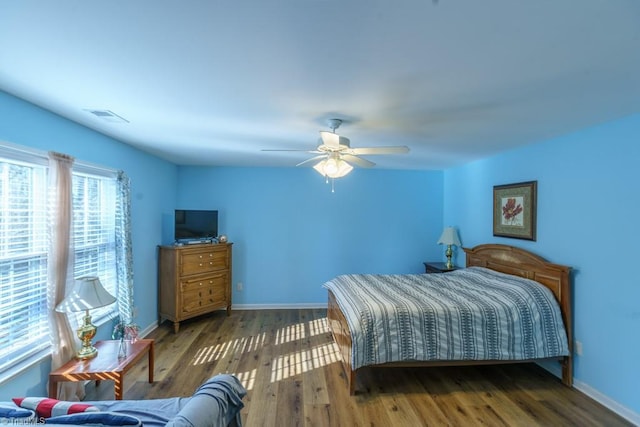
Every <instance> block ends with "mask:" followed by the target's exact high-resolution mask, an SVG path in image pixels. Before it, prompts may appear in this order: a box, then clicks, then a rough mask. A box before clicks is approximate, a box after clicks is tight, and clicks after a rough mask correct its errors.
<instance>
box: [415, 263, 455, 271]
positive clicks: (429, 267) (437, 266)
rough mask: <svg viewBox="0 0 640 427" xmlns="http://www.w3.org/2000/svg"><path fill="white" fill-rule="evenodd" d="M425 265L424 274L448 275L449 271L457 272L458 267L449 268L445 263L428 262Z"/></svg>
mask: <svg viewBox="0 0 640 427" xmlns="http://www.w3.org/2000/svg"><path fill="white" fill-rule="evenodd" d="M423 264H424V272H425V273H447V272H449V271H453V270H457V269H458V267H456V266H455V265H454V266H453V268H447V267H446V266H445V264H446V263H444V262H429V261H426V262H424V263H423Z"/></svg>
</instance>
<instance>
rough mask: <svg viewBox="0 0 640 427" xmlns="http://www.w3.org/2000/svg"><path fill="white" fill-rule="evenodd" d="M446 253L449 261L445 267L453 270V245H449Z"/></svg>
mask: <svg viewBox="0 0 640 427" xmlns="http://www.w3.org/2000/svg"><path fill="white" fill-rule="evenodd" d="M444 254H445V255H446V256H447V262H446V263H445V265H444V266H445V267H446V269H447V270H453V268H454V265H453V263H452V262H451V256H452V255H453V249H452V248H451V245H447V250H446V251H445V252H444Z"/></svg>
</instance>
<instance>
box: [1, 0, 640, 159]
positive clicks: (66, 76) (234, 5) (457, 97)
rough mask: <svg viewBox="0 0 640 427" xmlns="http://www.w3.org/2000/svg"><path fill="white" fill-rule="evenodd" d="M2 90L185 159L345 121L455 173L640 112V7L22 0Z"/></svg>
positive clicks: (7, 42) (6, 26)
mask: <svg viewBox="0 0 640 427" xmlns="http://www.w3.org/2000/svg"><path fill="white" fill-rule="evenodd" d="M0 89H1V90H4V91H6V92H8V93H10V94H13V95H16V96H18V97H20V98H24V99H26V100H28V101H31V102H33V103H34V104H37V105H39V106H42V107H44V108H46V109H48V110H51V111H53V112H55V113H57V114H59V115H61V116H63V117H67V118H69V119H71V120H73V121H75V122H78V123H81V124H83V125H85V126H88V127H90V128H92V129H95V130H97V131H99V132H102V133H104V134H106V135H109V136H112V137H114V138H116V139H118V140H121V141H123V142H125V143H127V144H131V145H134V146H137V147H139V148H140V149H142V150H145V151H148V152H150V153H153V154H156V155H159V156H160V157H163V158H165V159H168V160H170V161H172V162H175V163H178V164H185V165H228V166H293V165H295V164H296V163H298V162H300V161H302V160H304V159H306V158H307V157H309V156H310V155H307V154H306V153H274V152H262V151H261V150H262V149H303V150H304V149H310V150H311V149H314V148H315V146H316V143H317V139H318V131H319V130H327V124H326V120H327V119H329V118H333V117H337V118H342V119H344V120H345V123H344V124H343V125H342V127H340V129H339V130H338V133H339V134H341V135H343V136H346V137H348V138H350V139H351V145H352V147H364V146H381V145H407V146H409V147H410V149H411V152H410V153H409V154H404V155H396V156H371V157H367V158H368V159H369V160H372V161H374V162H376V163H378V167H380V168H393V169H440V168H446V167H450V166H454V165H457V164H461V163H464V162H467V161H470V160H472V159H477V158H481V157H486V156H489V155H492V154H495V153H497V152H499V151H503V150H507V149H509V148H511V147H516V146H521V145H524V144H529V143H532V142H537V141H540V140H543V139H545V138H549V137H552V136H556V135H561V134H564V133H568V132H571V131H574V130H576V129H580V128H584V127H586V126H589V125H593V124H598V123H602V122H605V121H609V120H612V119H615V118H618V117H621V116H625V115H629V114H632V113H637V112H640V2H639V1H636V0H535V1H534V0H529V1H526V2H523V1H513V0H483V1H478V0H439V1H437V2H433V1H432V0H398V1H391V0H385V1H382V0H342V1H337V0H271V1H268V0H215V1H214V0H188V1H175V0H135V1H131V0H126V1H124V0H109V1H104V2H95V1H77V0H56V1H37V0H6V1H2V2H0ZM86 109H105V110H111V111H113V112H114V113H116V114H118V115H120V116H122V117H124V118H125V119H127V120H128V121H129V123H107V122H103V121H101V120H99V119H97V118H95V117H94V116H93V115H91V114H89V113H88V112H86V111H85V110H86ZM0 123H1V119H0Z"/></svg>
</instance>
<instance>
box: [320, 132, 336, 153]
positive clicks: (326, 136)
mask: <svg viewBox="0 0 640 427" xmlns="http://www.w3.org/2000/svg"><path fill="white" fill-rule="evenodd" d="M320 138H322V143H323V144H324V145H326V146H327V147H331V148H336V149H338V148H340V135H338V134H335V133H333V132H327V131H326V130H321V131H320Z"/></svg>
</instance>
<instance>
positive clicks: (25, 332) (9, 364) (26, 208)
mask: <svg viewBox="0 0 640 427" xmlns="http://www.w3.org/2000/svg"><path fill="white" fill-rule="evenodd" d="M72 187H73V188H72V193H73V195H72V197H73V199H72V203H73V219H72V221H73V223H72V227H73V233H72V239H73V241H72V247H73V252H74V267H73V274H74V275H73V277H72V278H70V280H73V278H77V277H82V276H98V277H99V278H100V281H101V282H102V284H103V285H104V287H105V288H106V289H107V290H108V291H109V292H110V293H111V294H112V295H114V296H116V297H117V293H116V291H117V283H116V251H115V236H116V206H117V203H116V202H117V200H116V199H117V186H116V174H115V171H113V170H109V169H105V168H101V167H97V166H92V165H90V164H87V163H82V162H77V163H76V164H74V167H73V170H72ZM46 201H47V161H46V153H45V154H43V153H40V152H37V151H35V150H33V151H32V150H30V149H28V148H22V147H19V146H15V145H11V144H6V143H2V144H0V376H2V375H1V374H7V373H8V372H13V370H15V367H16V366H18V365H19V364H21V363H22V362H24V361H26V360H29V359H33V358H34V357H39V356H43V355H45V354H47V353H48V351H49V349H50V347H51V340H50V334H49V324H48V319H47V263H48V250H49V236H48V229H47V224H48V218H47V206H46ZM116 312H117V307H116V304H113V305H111V306H108V307H104V308H102V309H97V310H92V311H91V315H92V318H93V321H94V323H95V322H96V321H99V319H100V318H101V317H103V316H111V315H112V313H116ZM82 315H83V313H77V316H73V315H71V316H70V320H72V323H73V321H74V320H75V321H76V322H77V323H79V322H80V319H81V317H82Z"/></svg>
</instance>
